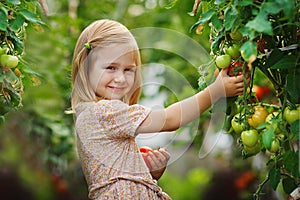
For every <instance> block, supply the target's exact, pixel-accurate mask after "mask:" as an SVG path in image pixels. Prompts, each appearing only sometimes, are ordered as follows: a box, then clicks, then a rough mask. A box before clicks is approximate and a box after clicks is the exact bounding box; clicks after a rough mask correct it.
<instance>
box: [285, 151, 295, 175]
mask: <svg viewBox="0 0 300 200" xmlns="http://www.w3.org/2000/svg"><path fill="white" fill-rule="evenodd" d="M298 153H299V152H298V151H297V152H294V151H287V152H285V154H283V163H284V166H285V169H286V170H287V171H288V172H290V173H291V174H292V175H293V176H295V177H298V178H299V155H298Z"/></svg>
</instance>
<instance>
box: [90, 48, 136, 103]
mask: <svg viewBox="0 0 300 200" xmlns="http://www.w3.org/2000/svg"><path fill="white" fill-rule="evenodd" d="M129 49H130V48H129V47H128V46H126V45H109V46H106V47H104V48H100V49H95V50H93V52H91V53H92V54H91V60H90V61H91V62H90V74H89V78H90V82H91V85H92V87H93V89H94V91H96V95H97V96H99V97H102V98H105V99H115V100H122V99H123V97H124V96H125V95H126V94H128V92H129V91H130V90H131V89H132V87H133V85H134V80H135V72H136V68H137V66H136V63H135V59H134V52H133V51H132V50H129Z"/></svg>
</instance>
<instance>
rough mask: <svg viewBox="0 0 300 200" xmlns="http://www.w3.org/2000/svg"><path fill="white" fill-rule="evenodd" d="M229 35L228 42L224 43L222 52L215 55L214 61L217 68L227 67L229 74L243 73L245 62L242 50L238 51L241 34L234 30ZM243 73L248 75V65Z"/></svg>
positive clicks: (241, 38) (237, 74)
mask: <svg viewBox="0 0 300 200" xmlns="http://www.w3.org/2000/svg"><path fill="white" fill-rule="evenodd" d="M229 36H230V39H231V41H230V43H228V44H226V45H225V47H224V48H223V52H222V54H220V55H218V56H216V59H215V63H216V65H217V67H218V68H221V69H224V68H228V75H229V76H239V75H242V74H243V68H244V64H245V63H244V55H243V51H240V46H241V42H242V40H243V35H242V34H241V33H240V32H239V31H235V32H231V33H230V34H229ZM240 57H242V58H240ZM245 73H246V75H247V76H249V75H250V72H249V68H248V66H245Z"/></svg>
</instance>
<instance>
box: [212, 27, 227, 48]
mask: <svg viewBox="0 0 300 200" xmlns="http://www.w3.org/2000/svg"><path fill="white" fill-rule="evenodd" d="M223 38H224V30H223V31H220V32H219V33H218V35H217V37H216V38H215V40H214V41H213V42H212V44H211V50H212V51H213V52H214V53H216V52H217V51H219V50H220V48H219V45H220V43H221V42H222V40H223Z"/></svg>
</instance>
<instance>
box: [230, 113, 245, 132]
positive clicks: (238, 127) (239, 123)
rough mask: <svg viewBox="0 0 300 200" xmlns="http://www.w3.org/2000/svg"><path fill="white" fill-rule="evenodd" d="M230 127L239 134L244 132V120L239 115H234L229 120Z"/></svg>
mask: <svg viewBox="0 0 300 200" xmlns="http://www.w3.org/2000/svg"><path fill="white" fill-rule="evenodd" d="M231 127H232V128H233V130H234V132H235V133H237V134H239V133H241V132H242V131H244V130H245V128H246V125H245V123H244V118H243V117H242V116H241V114H240V113H237V114H236V115H234V117H233V118H232V120H231Z"/></svg>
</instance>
